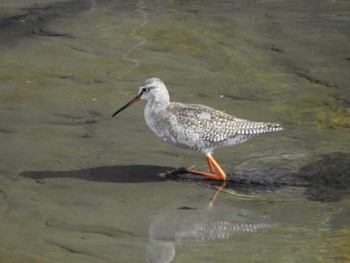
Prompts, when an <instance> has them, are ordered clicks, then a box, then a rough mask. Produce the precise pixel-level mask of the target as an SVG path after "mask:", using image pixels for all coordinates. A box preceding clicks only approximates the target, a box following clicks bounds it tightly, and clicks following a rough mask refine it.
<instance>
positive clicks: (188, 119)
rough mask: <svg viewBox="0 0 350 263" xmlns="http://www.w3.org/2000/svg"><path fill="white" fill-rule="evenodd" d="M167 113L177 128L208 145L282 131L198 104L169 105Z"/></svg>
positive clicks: (270, 124) (276, 125) (269, 124)
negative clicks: (194, 134) (197, 137)
mask: <svg viewBox="0 0 350 263" xmlns="http://www.w3.org/2000/svg"><path fill="white" fill-rule="evenodd" d="M169 112H170V114H171V118H172V121H173V122H175V123H177V125H178V126H179V128H181V129H183V130H187V131H189V132H194V133H197V134H198V135H199V137H200V138H201V139H202V140H204V141H207V142H210V143H220V142H224V141H227V140H229V139H233V138H235V137H236V136H239V137H242V139H244V138H249V137H251V136H254V135H258V134H262V133H269V132H274V131H279V130H282V128H281V127H279V125H278V124H274V123H266V122H252V121H248V120H244V119H238V118H235V117H233V116H231V115H229V114H226V113H224V112H221V111H218V110H215V109H213V108H210V107H207V106H204V105H198V104H182V103H171V104H170V107H169Z"/></svg>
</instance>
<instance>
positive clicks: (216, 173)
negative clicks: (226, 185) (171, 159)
mask: <svg viewBox="0 0 350 263" xmlns="http://www.w3.org/2000/svg"><path fill="white" fill-rule="evenodd" d="M206 158H207V162H208V166H209V169H210V172H211V173H206V172H201V171H197V170H193V169H186V171H187V172H189V173H192V174H198V175H203V176H206V177H208V178H210V179H213V180H220V181H225V180H226V174H225V172H224V171H223V170H222V169H221V167H220V165H219V164H218V163H217V162H216V161H215V159H214V158H213V156H211V154H210V153H208V154H207V155H206Z"/></svg>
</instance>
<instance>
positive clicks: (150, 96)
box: [138, 78, 169, 103]
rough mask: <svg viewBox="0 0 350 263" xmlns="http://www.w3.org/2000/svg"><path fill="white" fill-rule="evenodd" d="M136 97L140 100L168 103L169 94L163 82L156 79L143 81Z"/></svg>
mask: <svg viewBox="0 0 350 263" xmlns="http://www.w3.org/2000/svg"><path fill="white" fill-rule="evenodd" d="M138 96H139V97H140V98H141V99H142V100H148V101H157V102H166V103H168V102H169V93H168V90H167V88H166V87H165V85H164V83H163V81H161V80H160V79H158V78H150V79H147V80H145V82H144V83H143V84H142V86H141V87H140V89H139V93H138Z"/></svg>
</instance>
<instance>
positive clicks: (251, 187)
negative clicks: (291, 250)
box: [20, 153, 350, 201]
mask: <svg viewBox="0 0 350 263" xmlns="http://www.w3.org/2000/svg"><path fill="white" fill-rule="evenodd" d="M181 169H182V168H180V169H175V170H174V168H171V167H164V166H155V165H120V166H105V167H95V168H88V169H81V170H73V171H26V172H22V173H20V176H22V177H27V178H33V179H37V180H42V179H50V178H77V179H82V180H88V181H94V182H112V183H148V182H162V181H167V180H174V181H178V182H184V183H196V184H199V185H202V186H204V187H209V188H214V189H218V188H220V187H221V188H223V185H222V184H221V183H220V182H216V181H212V180H206V179H203V177H201V176H197V175H191V174H188V173H183V169H182V172H181ZM167 171H180V172H179V173H178V172H175V173H170V175H168V176H166V177H164V176H161V175H162V174H164V173H166V172H167ZM284 186H301V187H305V189H306V190H305V196H306V197H307V198H308V199H310V200H313V201H337V200H339V199H341V198H342V196H343V195H345V194H346V193H347V192H348V190H349V188H350V153H331V154H328V155H322V156H320V157H318V158H317V159H315V160H312V161H310V162H309V163H308V164H306V165H304V166H303V167H301V168H300V169H299V171H298V172H297V173H296V174H293V175H290V174H286V175H280V174H266V173H259V172H258V171H257V172H255V173H254V174H247V173H240V172H237V173H235V174H232V173H231V174H229V175H228V178H227V182H226V184H225V185H224V187H225V188H226V189H235V190H236V191H239V192H242V193H246V194H249V193H257V192H259V193H264V192H265V191H266V192H271V191H273V190H274V189H278V188H281V187H284Z"/></svg>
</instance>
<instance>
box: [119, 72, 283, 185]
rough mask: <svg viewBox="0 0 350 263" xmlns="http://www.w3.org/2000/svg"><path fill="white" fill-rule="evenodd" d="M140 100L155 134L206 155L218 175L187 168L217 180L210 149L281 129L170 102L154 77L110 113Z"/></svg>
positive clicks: (210, 109)
mask: <svg viewBox="0 0 350 263" xmlns="http://www.w3.org/2000/svg"><path fill="white" fill-rule="evenodd" d="M140 99H145V100H148V102H147V105H146V107H145V113H144V114H145V120H146V123H147V125H148V126H149V127H150V128H151V130H152V131H153V132H154V133H155V134H156V135H157V136H158V137H160V138H161V139H163V140H164V141H166V142H169V143H172V144H175V145H176V146H179V147H181V148H186V149H190V150H194V151H198V152H201V153H203V154H205V155H206V156H207V160H208V164H209V168H210V170H211V172H213V173H215V171H216V172H218V173H219V174H220V175H217V174H216V175H213V174H207V173H203V172H199V171H194V170H191V171H190V170H189V171H190V172H194V173H197V174H202V175H205V176H207V177H209V178H214V179H220V180H224V178H226V175H225V174H224V172H223V171H222V170H221V168H220V167H219V165H218V164H217V163H216V161H215V160H214V159H213V158H212V156H211V153H212V152H213V150H214V149H216V148H219V147H224V146H229V145H234V144H238V143H242V142H244V141H246V140H247V139H249V138H251V137H252V136H256V135H259V134H263V133H270V132H276V131H281V130H283V128H282V127H280V126H279V124H276V123H269V122H254V121H248V120H244V119H239V118H236V117H233V116H231V115H229V114H226V113H224V112H222V111H218V110H215V109H213V108H210V107H207V106H204V105H198V104H184V103H179V102H170V100H169V93H168V90H167V88H166V87H165V85H164V83H163V82H162V81H161V80H160V79H158V78H151V79H148V80H146V81H145V82H144V84H143V85H142V86H141V87H140V90H139V93H138V95H137V96H136V97H135V98H133V99H132V100H131V101H130V102H129V103H127V104H126V105H125V106H123V107H122V108H121V109H119V110H118V111H117V112H116V113H114V114H113V116H114V115H116V114H118V113H119V112H121V111H122V110H124V109H125V108H127V107H129V106H130V105H132V104H134V103H135V102H137V101H139V100H140ZM215 176H216V177H218V176H219V177H218V178H216V177H215Z"/></svg>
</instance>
